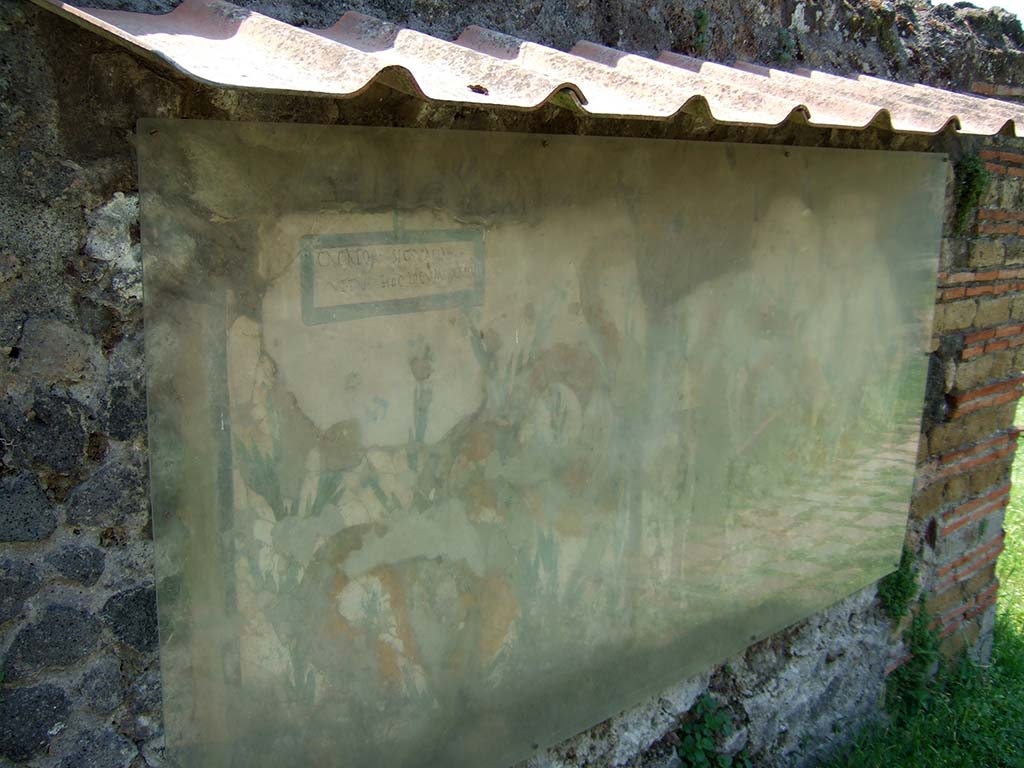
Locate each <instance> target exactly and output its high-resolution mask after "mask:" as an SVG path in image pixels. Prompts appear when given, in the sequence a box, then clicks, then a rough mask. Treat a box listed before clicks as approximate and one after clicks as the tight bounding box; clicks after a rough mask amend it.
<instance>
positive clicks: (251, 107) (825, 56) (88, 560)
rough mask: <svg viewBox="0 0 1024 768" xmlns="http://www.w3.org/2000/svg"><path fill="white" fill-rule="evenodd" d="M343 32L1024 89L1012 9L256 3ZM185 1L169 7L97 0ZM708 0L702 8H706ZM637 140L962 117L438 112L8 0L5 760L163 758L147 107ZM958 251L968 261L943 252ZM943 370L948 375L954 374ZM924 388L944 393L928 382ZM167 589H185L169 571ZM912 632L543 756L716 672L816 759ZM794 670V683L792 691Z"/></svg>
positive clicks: (0, 341)
mask: <svg viewBox="0 0 1024 768" xmlns="http://www.w3.org/2000/svg"><path fill="white" fill-rule="evenodd" d="M239 4H240V5H244V6H246V7H250V8H253V9H255V10H259V11H261V12H265V13H268V14H270V15H273V16H275V17H277V18H280V19H281V20H283V21H287V22H289V23H295V24H300V25H311V26H325V25H327V24H330V23H333V22H334V21H335V20H336V19H337V17H338V16H340V15H341V13H342V12H343V11H345V10H348V9H356V10H361V11H364V12H366V13H369V14H372V15H375V16H378V17H381V18H387V19H389V20H391V21H395V22H399V23H403V24H407V25H409V26H412V27H414V28H417V29H421V30H423V31H426V32H430V33H432V34H436V35H440V36H443V37H448V38H454V37H455V36H457V34H458V33H459V32H460V31H461V30H462V28H464V27H465V26H467V25H468V24H471V23H475V24H480V25H483V26H487V27H491V28H494V29H498V30H500V31H504V32H507V33H510V34H514V35H518V36H521V37H525V38H529V39H532V40H536V41H538V42H542V43H546V44H549V45H553V46H556V47H562V48H568V47H570V46H571V45H572V44H573V43H574V42H575V41H576V40H577V39H581V38H582V39H591V40H595V41H597V42H602V43H606V44H609V45H615V46H619V47H622V48H625V49H628V50H634V51H638V52H654V51H655V50H657V49H662V48H671V49H674V50H677V51H680V52H684V53H692V54H695V55H701V56H704V57H708V58H712V59H718V60H724V61H728V60H732V59H735V58H744V59H751V60H755V61H760V62H763V63H778V64H782V65H786V66H797V65H802V66H809V67H814V68H821V69H826V70H830V71H837V72H851V71H867V72H874V73H878V74H880V75H882V76H886V77H895V78H898V79H903V80H920V81H923V82H928V83H932V84H935V85H941V86H950V85H951V86H954V87H958V88H967V87H968V86H969V85H970V83H971V82H973V81H974V80H976V79H982V80H998V81H1003V82H1018V83H1020V82H1024V59H1022V56H1021V53H1022V51H1021V48H1020V46H1021V44H1022V42H1024V35H1022V33H1021V29H1020V25H1019V23H1018V22H1017V21H1016V19H1015V18H1013V17H1008V16H1005V15H1003V14H1002V13H1000V12H996V13H988V12H979V11H974V10H971V9H960V10H954V9H952V8H949V7H948V6H947V7H943V8H937V9H931V8H928V7H924V8H921V9H918V10H915V9H914V8H913V7H912V6H909V5H907V6H902V5H901V6H895V7H893V6H889V5H887V4H881V5H879V6H877V7H874V6H868V5H854V4H850V3H840V4H838V5H837V4H829V5H828V6H827V7H825V6H823V5H815V4H804V3H800V4H781V5H780V4H775V5H771V6H767V7H762V6H761V5H760V4H757V3H753V2H750V3H740V2H735V3H711V4H708V5H707V6H705V5H703V4H696V3H677V4H670V3H666V2H654V3H596V2H589V3H588V2H580V3H578V4H577V6H576V7H575V8H573V9H572V10H571V12H568V13H567V12H565V9H564V4H561V3H554V2H551V3H545V4H540V3H537V4H534V5H527V6H517V5H516V4H507V3H504V4H503V3H497V2H485V3H479V4H474V5H472V6H469V7H461V6H457V5H454V4H446V3H442V2H434V3H414V4H412V3H398V2H395V3H389V2H386V0H385V1H383V2H376V3H365V2H364V3H358V2H357V3H352V4H342V3H340V2H314V3H300V2H295V3H288V2H283V1H280V2H244V1H243V2H239ZM96 5H104V6H105V7H118V8H122V9H129V10H139V11H154V12H155V11H166V10H169V8H170V6H171V5H172V4H170V3H163V2H160V1H159V0H153V1H151V0H135V1H131V0H120V1H119V2H109V1H108V2H106V3H96ZM702 13H705V14H706V16H702V15H701V14H702ZM154 116H157V117H160V116H162V117H193V118H212V119H237V120H279V121H299V122H321V123H362V124H378V125H409V126H422V127H430V126H437V127H444V126H448V127H453V126H454V127H462V128H478V129H506V130H535V131H548V132H564V133H610V134H615V133H631V134H634V135H649V136H660V137H678V138H704V139H716V140H732V141H755V142H772V143H786V144H804V145H815V146H822V145H831V146H849V147H860V148H888V149H917V150H929V149H932V150H934V149H941V150H944V151H950V152H951V153H953V155H954V156H956V155H958V154H959V153H960V152H961V148H962V147H961V145H962V143H963V142H962V141H961V140H960V139H958V138H956V137H953V136H951V135H944V136H939V137H935V138H907V137H900V136H895V135H893V134H889V133H885V132H878V131H865V132H853V131H845V132H844V131H826V130H820V129H811V128H808V127H807V126H806V125H801V124H799V123H792V124H787V125H786V126H783V127H782V128H781V129H778V130H773V131H767V130H764V129H741V128H725V127H721V126H712V125H710V124H709V123H708V121H706V120H704V119H702V117H701V116H700V115H699V114H697V115H684V116H682V117H681V118H680V119H679V120H677V121H674V122H672V123H657V122H647V123H643V124H629V123H621V122H619V123H616V122H611V121H599V120H593V119H587V118H582V117H580V116H578V115H572V114H570V113H568V112H566V111H563V110H559V109H558V108H555V107H547V108H544V109H542V110H540V111H538V112H536V113H531V114H527V115H524V114H522V113H514V112H489V111H483V110H472V109H463V108H457V107H433V106H430V105H426V104H424V103H423V102H419V101H416V100H415V99H412V98H410V97H407V96H403V95H401V94H397V93H396V92H394V91H390V90H388V89H386V88H384V87H374V88H372V89H371V90H370V91H369V92H368V93H367V94H365V95H364V96H363V97H361V98H360V99H359V100H357V101H352V102H336V101H331V100H309V99H296V98H282V97H265V96H258V95H247V94H239V93H234V92H225V91H217V90H214V89H209V88H205V87H201V86H196V85H194V84H191V83H187V82H185V81H184V80H182V79H181V78H179V77H177V76H175V75H172V74H170V73H169V72H167V71H165V70H163V69H159V68H156V67H154V66H151V65H149V64H145V63H143V62H141V61H139V60H138V59H136V58H134V57H133V56H132V55H131V54H129V53H127V52H126V51H124V50H123V49H121V48H118V47H116V46H114V45H112V44H110V43H108V42H106V41H103V40H101V39H100V38H98V37H97V36H95V35H93V34H91V33H88V32H85V31H83V30H81V29H79V28H77V27H75V26H73V25H71V24H70V23H68V22H65V21H63V20H61V19H58V18H57V17H55V16H54V15H52V14H49V13H47V12H44V11H40V10H39V9H37V8H35V7H34V6H32V5H30V4H29V3H28V2H27V1H26V0H14V1H13V2H5V3H2V4H0V142H2V149H0V440H2V443H0V670H2V672H3V675H4V679H3V689H2V694H0V764H6V762H12V763H26V764H30V765H39V766H67V767H68V768H71V767H73V766H101V767H102V766H117V767H119V768H128V767H129V766H130V767H132V768H139V767H140V766H147V765H149V766H156V765H160V764H161V750H162V730H161V716H160V706H161V699H160V678H159V662H158V656H157V634H156V620H155V589H154V571H153V553H152V541H151V540H152V531H151V526H150V520H149V504H148V485H147V467H146V459H147V453H146V435H145V414H146V409H145V388H144V365H143V345H142V305H141V298H140V297H141V292H140V282H139V279H140V260H139V246H138V243H139V232H138V197H137V182H136V179H135V170H134V166H135V160H134V148H133V141H134V139H133V133H134V129H135V123H136V120H137V119H138V118H139V117H154ZM947 266H948V265H947ZM940 383H941V382H940ZM929 397H930V400H929V402H932V403H933V404H937V403H940V401H941V400H942V392H941V391H939V390H936V391H933V392H931V394H930V396H929ZM162 586H165V587H171V586H173V585H162ZM897 644H898V641H896V640H894V639H893V638H892V631H891V626H890V623H889V622H888V621H887V620H886V619H885V618H884V617H883V616H882V613H881V611H880V610H879V608H878V606H877V604H876V602H875V600H874V591H873V589H872V590H867V591H865V592H863V593H860V594H859V595H855V596H853V597H852V598H850V599H849V600H847V601H844V602H843V603H842V604H841V605H839V606H836V607H835V608H833V609H832V610H830V611H828V612H827V613H825V614H821V615H819V616H815V617H812V618H811V619H808V620H807V621H805V622H802V623H801V624H800V625H799V626H797V627H794V628H792V629H790V630H788V631H787V632H785V633H782V634H780V635H777V636H775V637H773V638H771V639H770V640H767V641H764V642H762V643H759V644H757V645H755V646H753V647H752V648H750V649H748V651H747V652H746V653H745V654H743V655H742V656H741V657H739V658H736V659H734V660H732V661H731V662H730V664H729V665H727V666H725V667H723V668H721V669H719V670H717V671H715V672H714V673H709V674H708V675H704V676H702V677H701V678H699V679H697V680H691V681H686V682H684V683H681V684H677V685H675V687H669V686H672V685H673V684H676V683H677V681H671V680H666V681H665V682H666V692H665V694H664V695H663V696H662V697H660V698H658V699H657V700H652V701H651V702H648V703H647V704H645V705H643V706H641V707H639V708H637V709H635V710H631V711H630V712H627V713H624V714H623V715H622V716H621V717H618V718H615V719H613V720H611V721H608V722H607V723H604V724H602V725H601V726H599V727H598V728H595V729H593V730H592V731H590V732H588V733H587V734H583V735H581V736H580V737H578V738H576V739H574V740H572V741H571V742H569V743H567V744H564V745H562V746H560V747H559V748H556V749H554V750H552V751H551V752H549V753H548V754H546V755H545V756H543V757H541V758H538V759H537V761H535V764H536V765H538V766H540V765H547V766H576V765H583V764H589V765H595V766H596V765H601V766H610V765H625V764H630V765H647V766H654V765H667V764H669V763H670V757H669V754H670V752H671V745H670V744H669V743H668V742H661V743H657V744H655V745H654V747H650V745H651V744H652V742H656V741H657V740H658V739H659V737H661V736H662V735H664V734H665V733H667V732H669V731H670V730H671V729H672V727H673V725H674V723H675V722H676V718H677V717H678V715H679V714H680V713H683V712H685V711H686V710H687V709H689V707H690V706H691V705H692V703H693V701H694V699H695V697H696V696H697V694H698V693H699V692H700V691H701V690H702V689H703V688H704V687H705V686H706V685H707V684H708V683H709V681H710V684H711V686H712V688H713V690H715V691H716V692H717V694H718V695H719V696H720V697H721V698H722V699H723V700H725V701H727V702H729V705H730V707H731V711H732V713H733V715H734V717H735V719H736V720H737V722H738V724H739V725H740V726H741V727H740V730H739V731H738V735H737V736H736V737H735V739H734V743H733V746H734V747H735V748H736V749H739V748H741V747H742V746H744V745H747V746H748V748H749V749H750V751H751V753H752V754H754V755H755V756H757V757H758V758H759V759H760V760H761V762H763V763H766V764H771V763H777V764H786V765H790V764H795V763H800V762H803V763H810V762H813V761H814V760H815V759H816V758H817V757H818V756H820V755H821V754H824V753H825V752H827V751H828V750H830V749H832V748H833V747H834V746H835V745H836V744H837V743H841V741H842V740H843V739H845V738H847V737H848V736H849V735H850V733H851V732H852V731H853V730H854V729H855V727H856V726H857V725H859V724H861V723H863V722H865V721H866V720H867V719H870V718H872V717H875V716H877V714H878V712H879V700H880V696H881V693H882V685H883V670H884V666H885V664H886V661H887V659H888V658H889V654H890V653H891V652H892V650H893V648H894V647H895V646H896V645H897ZM785 680H793V681H799V682H798V683H784V682H781V681H785Z"/></svg>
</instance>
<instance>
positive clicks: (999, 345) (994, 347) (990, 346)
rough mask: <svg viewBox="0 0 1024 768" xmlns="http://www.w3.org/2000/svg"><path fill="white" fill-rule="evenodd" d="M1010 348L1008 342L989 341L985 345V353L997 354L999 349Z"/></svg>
mask: <svg viewBox="0 0 1024 768" xmlns="http://www.w3.org/2000/svg"><path fill="white" fill-rule="evenodd" d="M1009 346H1010V342H1008V341H990V342H988V343H987V344H986V345H985V351H986V352H998V351H999V350H1000V349H1006V348H1007V347H1009Z"/></svg>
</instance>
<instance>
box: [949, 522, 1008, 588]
mask: <svg viewBox="0 0 1024 768" xmlns="http://www.w3.org/2000/svg"><path fill="white" fill-rule="evenodd" d="M1005 537H1006V534H1005V533H1004V532H1003V531H1000V532H999V535H998V536H996V537H995V538H994V539H991V540H989V541H987V542H985V543H984V544H983V545H981V546H980V547H978V548H977V549H975V550H972V551H971V552H968V553H967V554H966V555H964V556H962V557H960V558H957V559H956V560H954V561H953V562H952V563H949V564H947V565H944V566H943V567H942V568H939V569H938V570H937V571H935V575H936V576H938V577H940V578H941V577H943V576H946V575H947V574H950V573H953V572H954V571H956V570H957V569H958V568H961V567H962V566H965V565H966V566H969V567H970V571H960V572H959V573H958V574H957V576H958V577H959V576H964V575H966V574H967V573H969V572H973V571H976V570H977V569H978V568H980V567H981V566H982V565H984V564H985V562H989V560H990V559H991V558H990V555H993V554H994V555H995V556H996V557H998V556H999V553H1000V552H1002V551H1003V546H1004V542H1003V539H1004V538H1005ZM975 558H977V559H975ZM986 558H988V559H986ZM982 560H984V562H981V561H982ZM957 581H960V579H959V578H955V579H952V580H951V581H949V584H953V583H955V582H957ZM946 588H947V587H946V586H940V587H938V588H937V590H938V591H942V590H943V589H946Z"/></svg>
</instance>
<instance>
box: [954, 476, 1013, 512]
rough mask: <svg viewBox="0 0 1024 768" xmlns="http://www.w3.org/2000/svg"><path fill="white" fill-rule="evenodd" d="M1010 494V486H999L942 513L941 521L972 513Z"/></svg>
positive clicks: (1006, 484)
mask: <svg viewBox="0 0 1024 768" xmlns="http://www.w3.org/2000/svg"><path fill="white" fill-rule="evenodd" d="M1009 492H1010V484H1009V483H1005V484H1004V485H1001V486H999V487H998V488H996V489H995V490H992V491H989V492H988V493H986V494H985V495H984V496H979V497H978V498H977V499H971V500H970V501H967V502H964V503H963V504H960V505H958V506H956V507H953V509H949V510H946V511H945V512H943V513H942V519H943V520H949V519H951V518H954V517H956V516H957V515H963V514H967V513H969V512H973V511H974V510H975V509H977V508H978V507H983V506H985V505H986V504H989V503H990V502H992V501H995V500H996V499H999V498H1001V497H1003V496H1006V495H1007V494H1008V493H1009Z"/></svg>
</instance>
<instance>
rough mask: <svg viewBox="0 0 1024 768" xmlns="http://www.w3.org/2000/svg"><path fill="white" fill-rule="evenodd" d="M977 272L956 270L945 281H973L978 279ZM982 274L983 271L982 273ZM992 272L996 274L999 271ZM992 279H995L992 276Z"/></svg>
mask: <svg viewBox="0 0 1024 768" xmlns="http://www.w3.org/2000/svg"><path fill="white" fill-rule="evenodd" d="M978 274H979V273H977V272H957V273H955V274H951V275H949V276H948V277H947V279H946V282H947V283H973V282H975V281H976V280H977V279H978ZM982 274H984V273H982ZM994 274H996V275H998V274H999V273H998V272H995V273H994ZM992 279H995V278H992Z"/></svg>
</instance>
